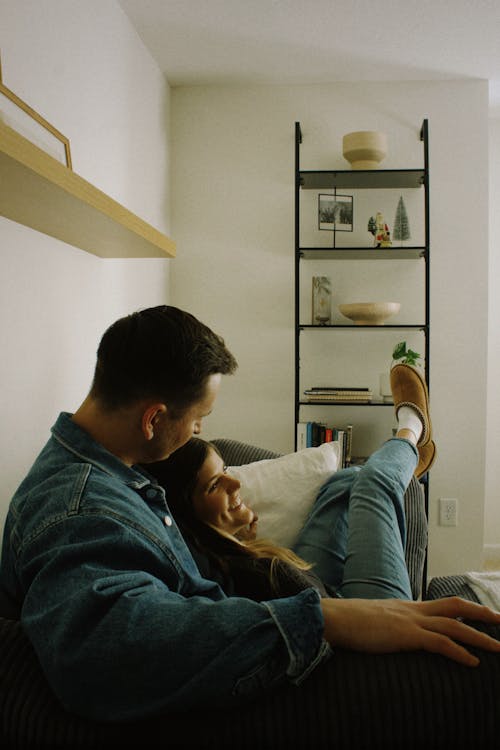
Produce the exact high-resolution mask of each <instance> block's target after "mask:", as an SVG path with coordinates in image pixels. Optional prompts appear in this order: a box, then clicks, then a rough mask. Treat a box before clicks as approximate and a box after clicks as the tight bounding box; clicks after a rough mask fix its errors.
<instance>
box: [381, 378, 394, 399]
mask: <svg viewBox="0 0 500 750" xmlns="http://www.w3.org/2000/svg"><path fill="white" fill-rule="evenodd" d="M379 387H380V395H381V396H382V398H383V400H384V401H386V402H387V403H392V391H391V380H390V373H388V372H381V373H380V386H379Z"/></svg>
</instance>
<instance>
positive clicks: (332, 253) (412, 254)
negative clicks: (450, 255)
mask: <svg viewBox="0 0 500 750" xmlns="http://www.w3.org/2000/svg"><path fill="white" fill-rule="evenodd" d="M298 252H299V255H300V257H301V258H303V259H304V260H419V259H420V258H425V257H426V256H427V248H425V247H423V246H422V247H299V250H298Z"/></svg>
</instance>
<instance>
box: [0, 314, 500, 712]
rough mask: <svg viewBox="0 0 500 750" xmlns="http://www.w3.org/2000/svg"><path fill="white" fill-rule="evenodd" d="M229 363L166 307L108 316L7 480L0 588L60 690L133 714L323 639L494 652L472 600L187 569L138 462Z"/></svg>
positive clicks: (164, 450)
mask: <svg viewBox="0 0 500 750" xmlns="http://www.w3.org/2000/svg"><path fill="white" fill-rule="evenodd" d="M235 369H236V361H235V359H234V357H233V356H232V354H231V353H230V352H229V351H228V350H227V348H226V347H225V345H224V342H223V340H222V339H221V338H220V337H219V336H217V335H216V334H215V333H213V332H212V331H211V330H210V329H209V328H207V327H206V326H205V325H203V324H202V323H201V322H199V321H198V320H197V319H196V318H194V317H193V316H192V315H189V314H188V313H185V312H183V311H181V310H179V309H177V308H174V307H167V306H161V307H154V308H150V309H146V310H142V311H140V312H136V313H134V314H132V315H130V316H127V317H125V318H123V319H121V320H119V321H117V322H116V323H115V324H113V325H112V326H111V327H110V328H109V329H108V330H107V331H106V332H105V334H104V336H103V338H102V340H101V343H100V345H99V349H98V353H97V363H96V368H95V375H94V380H93V383H92V387H91V390H90V393H89V395H88V396H87V398H86V399H85V400H84V402H83V404H82V405H81V406H80V408H79V409H77V411H76V412H75V413H74V414H73V415H70V414H67V413H63V414H61V415H60V416H59V418H58V420H57V422H56V424H55V425H54V427H53V430H52V436H51V438H50V439H49V441H48V442H47V444H46V446H45V447H44V449H43V450H42V452H41V454H40V455H39V457H38V458H37V459H36V461H35V463H34V465H33V467H32V468H31V470H30V472H29V473H28V475H27V477H26V478H25V480H24V481H23V482H22V484H21V486H20V487H19V489H18V491H17V493H16V494H15V496H14V498H13V500H12V503H11V506H10V509H9V514H8V518H7V522H6V526H5V532H4V543H3V552H2V563H1V581H2V588H3V594H4V597H5V598H7V599H8V600H9V601H10V602H11V604H12V605H13V606H14V607H15V608H16V609H17V612H18V614H19V616H20V618H21V621H22V625H23V628H24V629H25V631H26V633H27V635H28V637H29V638H30V640H31V642H32V643H33V645H34V648H35V650H36V652H37V654H38V657H39V659H40V662H41V665H42V668H43V670H44V672H45V674H46V675H47V678H48V680H49V682H50V684H51V686H52V688H53V690H54V692H55V693H56V695H57V696H58V697H59V699H60V701H61V702H62V703H63V704H64V705H65V706H66V707H67V708H68V709H69V710H72V711H74V712H76V713H79V714H81V715H83V716H87V717H90V718H94V719H99V720H104V721H122V720H132V719H137V718H141V717H147V716H151V715H158V714H160V713H161V712H162V711H165V710H171V709H172V710H174V709H178V708H186V707H189V706H193V705H204V706H205V707H206V706H208V705H216V706H217V705H218V706H228V705H229V704H230V702H233V701H238V700H240V701H242V700H243V701H244V700H245V699H246V697H247V696H248V695H255V694H258V693H260V692H261V691H262V689H263V688H271V687H273V686H276V685H279V684H281V683H283V682H284V681H286V680H289V681H291V682H294V683H299V682H301V681H302V680H303V679H304V678H305V677H306V676H307V675H308V674H309V673H310V672H311V670H313V669H314V668H315V666H316V665H318V664H319V663H320V662H322V661H323V660H325V659H326V658H327V657H328V656H329V655H330V646H329V644H333V645H340V646H347V647H349V648H354V649H361V650H368V651H381V652H385V651H397V650H410V649H416V648H426V649H428V650H431V651H437V652H439V653H442V654H445V655H447V656H449V657H451V658H453V659H456V660H457V661H461V662H462V663H464V664H470V665H473V664H475V663H477V659H476V657H474V656H472V654H470V653H469V652H468V651H467V650H466V649H465V648H464V647H463V646H462V645H459V644H458V643H457V642H456V641H458V640H460V641H461V642H462V643H465V644H467V643H468V644H471V645H473V646H477V647H483V648H488V649H490V650H499V651H500V644H498V642H497V641H494V640H493V639H492V638H489V637H488V636H487V635H485V634H483V633H480V632H478V631H476V630H473V629H472V628H469V627H467V626H466V625H465V624H463V623H461V622H458V621H457V620H455V619H454V618H457V617H459V616H463V617H471V618H476V619H483V620H485V621H490V622H500V616H498V615H495V614H493V613H492V612H491V611H489V610H486V609H485V608H482V607H478V606H476V605H474V604H472V603H467V602H461V601H459V600H454V599H453V600H445V601H442V602H424V603H416V602H403V601H394V600H388V601H385V602H384V601H361V600H342V599H340V600H334V599H323V600H321V601H320V599H319V596H318V594H317V592H316V591H315V590H313V589H307V590H305V591H302V592H301V593H299V594H297V595H296V596H294V597H290V598H286V599H275V600H272V601H268V602H263V603H258V602H254V601H250V600H248V599H243V598H227V597H226V596H225V595H224V593H223V592H222V590H221V589H220V588H219V586H218V585H217V584H215V583H214V582H212V581H209V580H206V579H203V578H202V577H201V576H200V573H199V571H198V569H197V568H196V565H195V563H194V561H193V558H192V557H191V554H190V552H189V550H188V548H187V546H186V545H185V543H184V540H183V539H182V537H181V535H180V533H179V531H178V529H177V526H176V524H175V522H174V521H173V519H172V517H171V515H170V512H169V509H168V506H167V505H166V502H165V495H164V492H163V490H162V489H161V488H160V487H158V485H157V484H156V483H155V482H154V480H153V479H152V477H150V476H149V475H147V474H145V473H144V472H143V471H140V470H139V469H138V468H137V464H139V463H148V462H153V461H158V460H160V459H162V458H166V457H167V456H168V455H169V454H170V453H172V452H173V451H174V450H175V449H176V448H178V447H180V446H181V445H183V444H184V443H185V442H186V441H187V440H188V439H189V438H190V437H191V436H192V435H193V434H198V433H199V432H200V430H201V423H202V420H203V418H204V417H205V416H206V415H207V414H209V413H210V411H211V410H212V408H213V406H214V402H215V399H216V395H217V391H218V389H219V386H220V381H221V376H222V375H224V374H230V373H232V372H234V370H235ZM403 391H404V388H403ZM404 396H405V393H402V400H404V398H403V397H404ZM423 402H424V405H423V406H421V410H423V411H424V412H425V399H423ZM425 418H426V414H425V413H424V419H425ZM427 432H428V430H427ZM214 686H217V689H216V690H214Z"/></svg>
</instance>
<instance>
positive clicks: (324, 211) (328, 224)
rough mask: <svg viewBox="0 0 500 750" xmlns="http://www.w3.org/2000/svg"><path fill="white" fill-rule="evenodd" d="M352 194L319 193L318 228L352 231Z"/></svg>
mask: <svg viewBox="0 0 500 750" xmlns="http://www.w3.org/2000/svg"><path fill="white" fill-rule="evenodd" d="M352 227H353V200H352V195H328V194H326V193H320V194H319V195H318V228H319V229H328V230H330V231H331V232H332V231H336V232H352Z"/></svg>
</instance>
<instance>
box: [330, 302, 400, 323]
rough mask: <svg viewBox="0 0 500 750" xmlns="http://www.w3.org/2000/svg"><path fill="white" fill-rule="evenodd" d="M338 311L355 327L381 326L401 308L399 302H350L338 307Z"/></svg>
mask: <svg viewBox="0 0 500 750" xmlns="http://www.w3.org/2000/svg"><path fill="white" fill-rule="evenodd" d="M338 307H339V311H340V312H341V313H342V315H344V316H345V317H346V318H349V319H350V320H352V321H353V323H354V325H357V326H366V325H368V326H383V325H384V321H385V320H387V318H390V317H391V315H396V313H398V312H399V310H400V308H401V303H400V302H351V303H350V304H344V305H339V306H338Z"/></svg>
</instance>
